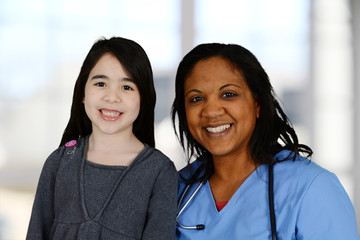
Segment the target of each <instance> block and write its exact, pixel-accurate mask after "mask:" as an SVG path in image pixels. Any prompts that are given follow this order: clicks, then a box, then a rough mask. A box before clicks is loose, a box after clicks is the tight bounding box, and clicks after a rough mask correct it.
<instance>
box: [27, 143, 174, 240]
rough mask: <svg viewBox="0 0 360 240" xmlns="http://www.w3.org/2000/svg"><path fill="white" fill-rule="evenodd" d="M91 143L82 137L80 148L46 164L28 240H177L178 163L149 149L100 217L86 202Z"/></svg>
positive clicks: (100, 210)
mask: <svg viewBox="0 0 360 240" xmlns="http://www.w3.org/2000/svg"><path fill="white" fill-rule="evenodd" d="M87 144H88V137H86V138H81V139H79V140H78V141H77V144H76V145H74V146H71V147H65V146H62V147H60V148H58V149H57V150H55V151H54V152H53V153H52V154H51V155H50V156H49V157H48V159H47V160H46V162H45V164H44V167H43V170H42V173H41V176H40V180H39V183H38V188H37V192H36V196H35V201H34V205H33V209H32V215H31V219H30V224H29V228H28V233H27V237H26V239H27V240H35V239H36V240H39V239H56V240H57V239H61V240H67V239H69V240H70V239H71V240H73V239H84V240H85V239H86V240H92V239H106V240H113V239H116V240H130V239H131V240H133V239H143V240H145V239H146V240H147V239H154V240H155V239H156V240H161V239H164V240H169V239H174V238H175V228H176V223H175V217H176V210H177V209H176V197H177V173H176V169H175V166H174V164H173V163H172V162H171V161H170V160H169V159H168V158H167V157H166V156H165V155H163V154H162V153H161V152H160V151H158V150H156V149H154V148H151V147H149V146H146V148H145V149H144V150H143V151H142V152H141V153H140V154H139V155H138V156H137V158H136V159H135V160H134V161H133V162H132V164H131V165H130V166H128V167H126V168H125V169H124V171H122V173H121V174H119V176H117V179H116V180H115V181H113V182H114V183H115V184H114V186H113V187H111V188H110V190H108V191H107V192H108V196H106V197H104V198H103V200H104V201H101V202H100V203H99V204H100V206H97V210H96V211H97V213H96V214H89V212H90V211H89V209H88V207H89V206H88V205H90V204H87V202H86V199H88V198H86V197H85V185H86V184H88V183H85V179H86V178H85V165H86V164H85V163H86V151H87ZM94 194H95V193H94ZM86 196H89V192H87V194H86ZM90 196H91V194H90ZM92 205H93V204H92Z"/></svg>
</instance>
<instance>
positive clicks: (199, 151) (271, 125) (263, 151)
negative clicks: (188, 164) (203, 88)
mask: <svg viewBox="0 0 360 240" xmlns="http://www.w3.org/2000/svg"><path fill="white" fill-rule="evenodd" d="M214 56H218V57H221V58H223V59H225V60H227V61H228V62H229V64H231V65H232V66H233V67H235V68H237V69H238V70H239V71H240V72H241V73H242V74H243V75H244V77H245V80H246V83H247V85H248V86H249V88H250V90H251V92H252V94H253V96H254V99H255V100H256V101H257V102H258V104H259V105H260V117H259V118H258V119H257V122H256V126H255V129H254V132H253V134H252V137H251V139H250V153H251V156H252V159H253V160H254V162H255V164H268V165H272V164H274V155H275V154H276V153H278V152H279V151H281V150H284V149H287V150H290V151H291V152H293V153H295V154H292V155H291V156H293V158H292V159H295V157H296V155H297V154H300V153H302V154H305V155H306V156H307V157H310V156H311V155H312V150H311V148H310V147H308V146H306V145H303V144H299V141H298V137H297V135H296V132H295V130H294V128H293V126H292V125H291V123H290V121H289V119H288V117H287V116H286V114H285V113H284V111H283V110H282V108H281V106H280V104H279V102H278V101H277V99H276V95H275V92H274V90H273V88H272V86H271V83H270V80H269V77H268V75H267V74H266V72H265V70H264V69H263V68H262V66H261V65H260V63H259V61H258V60H257V58H256V57H255V56H254V55H253V54H252V53H251V52H250V51H249V50H247V49H245V48H243V47H241V46H239V45H235V44H220V43H208V44H201V45H198V46H197V47H195V48H194V49H193V50H191V51H190V52H189V53H188V54H187V55H186V56H185V57H184V58H183V60H182V61H181V62H180V64H179V67H178V70H177V73H176V79H175V100H174V102H173V105H172V113H171V114H172V122H173V127H174V129H175V133H176V135H177V137H178V139H179V141H180V143H181V145H182V147H183V149H184V150H185V152H186V153H187V157H188V161H190V159H191V158H192V157H201V158H200V161H202V162H203V164H202V167H201V168H205V175H202V178H201V179H200V180H206V179H208V178H209V177H210V176H211V174H212V173H213V171H214V166H213V162H212V157H211V154H210V153H209V152H208V151H207V150H206V149H205V148H204V147H203V146H201V145H200V144H199V143H198V142H197V141H196V140H195V139H194V138H193V137H192V136H191V133H190V131H189V128H188V125H187V121H186V112H185V99H184V83H185V80H186V78H187V77H188V75H189V74H190V73H191V71H192V70H193V68H194V66H195V65H196V63H198V62H199V61H200V60H204V59H208V58H210V57H214ZM287 159H290V155H289V157H288V158H286V159H285V160H287ZM200 171H201V169H200V170H198V171H197V172H196V173H195V174H193V178H192V179H190V181H195V180H199V179H198V173H199V172H200Z"/></svg>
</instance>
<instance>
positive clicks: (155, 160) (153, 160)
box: [134, 144, 176, 172]
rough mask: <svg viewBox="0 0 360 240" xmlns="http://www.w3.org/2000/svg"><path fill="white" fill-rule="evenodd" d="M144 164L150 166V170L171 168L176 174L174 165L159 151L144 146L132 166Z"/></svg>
mask: <svg viewBox="0 0 360 240" xmlns="http://www.w3.org/2000/svg"><path fill="white" fill-rule="evenodd" d="M141 163H145V165H147V166H151V168H152V169H155V168H157V169H162V168H164V167H165V168H169V167H170V168H172V169H173V170H175V172H176V168H175V164H174V162H173V161H171V160H170V158H169V157H168V156H166V155H165V154H164V153H163V152H161V151H160V150H159V149H157V148H154V147H151V146H149V145H147V144H145V149H144V150H143V151H142V152H141V153H140V154H139V155H138V157H137V160H136V161H135V163H134V164H141Z"/></svg>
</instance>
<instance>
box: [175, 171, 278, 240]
mask: <svg viewBox="0 0 360 240" xmlns="http://www.w3.org/2000/svg"><path fill="white" fill-rule="evenodd" d="M203 184H204V182H200V183H199V185H198V186H197V187H196V189H195V190H194V192H193V193H192V194H191V195H190V197H189V198H188V200H187V201H186V202H185V204H184V205H183V206H182V207H181V208H180V206H181V203H182V202H183V199H184V197H185V195H186V193H187V191H188V190H189V188H190V186H191V185H187V186H186V188H185V190H184V191H183V193H182V194H181V196H180V199H179V203H178V209H179V210H178V214H177V216H176V222H177V224H178V225H179V226H180V227H181V228H184V229H194V230H203V229H205V225H204V224H197V225H195V226H185V225H183V224H181V223H180V222H179V217H180V215H181V213H182V212H183V211H184V210H185V208H186V207H187V206H188V205H189V203H190V202H191V200H192V199H193V198H194V196H195V195H196V193H197V192H198V191H199V189H200V188H201V186H202V185H203ZM268 189H269V191H268V192H269V195H268V197H269V209H270V224H271V237H272V240H277V235H276V217H275V210H274V170H273V165H269V185H268Z"/></svg>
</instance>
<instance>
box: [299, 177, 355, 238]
mask: <svg viewBox="0 0 360 240" xmlns="http://www.w3.org/2000/svg"><path fill="white" fill-rule="evenodd" d="M296 230H297V239H304V240H310V239H314V240H315V239H327V240H332V239H333V240H336V239H349V240H358V239H359V235H358V232H357V227H356V220H355V212H354V208H353V206H352V203H351V201H350V199H349V197H348V195H347V193H346V192H345V190H344V188H343V187H342V185H341V183H340V181H339V180H338V178H337V177H336V176H335V175H334V174H332V173H330V172H323V173H321V174H319V175H318V176H317V177H316V178H315V179H314V180H313V182H312V184H311V185H310V187H309V188H308V190H307V192H306V194H305V196H304V198H303V200H302V203H301V208H300V211H299V215H298V220H297V229H296Z"/></svg>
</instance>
